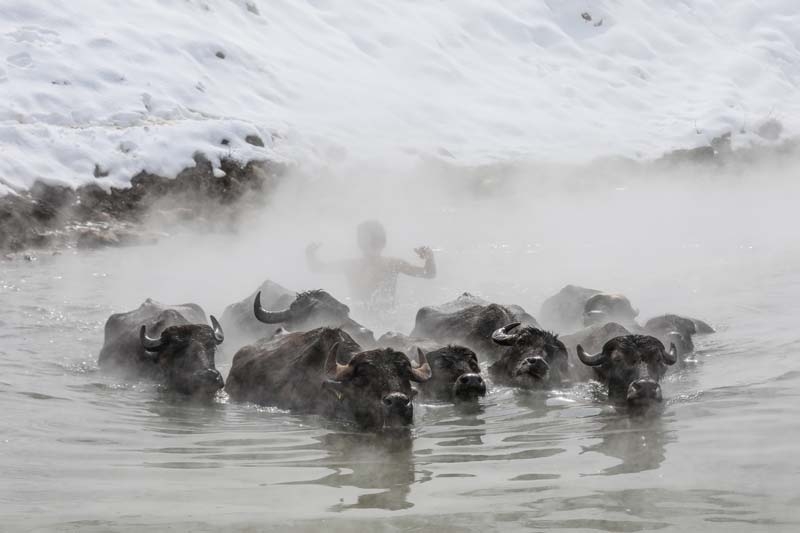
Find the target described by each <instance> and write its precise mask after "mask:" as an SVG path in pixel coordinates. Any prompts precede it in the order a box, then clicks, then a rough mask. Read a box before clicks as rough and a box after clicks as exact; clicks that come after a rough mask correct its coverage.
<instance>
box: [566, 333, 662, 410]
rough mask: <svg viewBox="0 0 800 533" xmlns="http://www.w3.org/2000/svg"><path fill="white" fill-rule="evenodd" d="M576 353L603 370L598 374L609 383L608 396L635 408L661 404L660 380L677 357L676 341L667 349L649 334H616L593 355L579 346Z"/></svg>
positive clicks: (618, 402) (590, 364)
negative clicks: (617, 335)
mask: <svg viewBox="0 0 800 533" xmlns="http://www.w3.org/2000/svg"><path fill="white" fill-rule="evenodd" d="M577 352H578V358H579V359H580V360H581V362H582V363H583V364H585V365H589V366H592V367H595V368H596V369H597V370H600V371H601V372H598V375H600V376H603V381H604V382H605V383H606V385H607V386H608V397H609V399H610V400H611V401H612V402H614V403H616V404H624V405H627V406H628V407H630V408H633V409H639V408H647V407H649V406H651V405H653V404H658V403H661V401H662V399H663V398H662V395H661V385H659V381H660V380H661V378H662V377H663V376H664V374H665V373H666V371H667V367H668V366H670V365H674V364H675V363H676V361H677V360H678V355H677V350H676V348H675V345H674V344H671V345H670V349H669V351H666V350H665V349H664V345H663V344H662V343H661V341H660V340H658V339H656V338H655V337H651V336H650V335H624V336H621V337H615V338H613V339H611V340H609V341H608V342H606V343H605V344H604V345H603V350H602V351H601V352H599V353H597V354H594V355H590V354H588V353H586V351H585V350H584V349H583V347H582V346H580V345H578V347H577Z"/></svg>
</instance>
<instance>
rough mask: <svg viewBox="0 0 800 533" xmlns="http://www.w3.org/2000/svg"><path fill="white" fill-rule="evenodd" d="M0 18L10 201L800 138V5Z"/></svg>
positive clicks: (9, 2)
mask: <svg viewBox="0 0 800 533" xmlns="http://www.w3.org/2000/svg"><path fill="white" fill-rule="evenodd" d="M583 13H585V15H583V16H582V14H583ZM0 14H2V16H0V91H1V94H2V95H3V96H2V100H0V194H3V193H4V192H8V190H9V189H10V188H13V189H24V188H26V187H29V186H30V185H31V184H32V183H33V181H34V180H36V179H45V180H49V181H54V182H60V183H67V184H71V185H80V184H84V183H87V182H92V181H96V182H98V183H100V184H102V185H104V186H110V185H115V186H120V185H125V184H126V183H127V182H128V181H129V180H130V178H131V177H132V176H133V175H134V174H135V173H136V172H138V171H140V170H147V171H149V172H153V173H156V174H160V175H167V176H171V175H174V174H175V173H176V172H178V171H179V170H180V169H182V168H184V167H186V166H191V165H192V164H193V161H192V155H193V153H194V152H196V151H201V152H203V153H205V155H206V156H207V157H208V158H209V159H211V160H212V161H213V162H215V163H216V162H218V161H219V159H220V158H222V157H233V158H236V159H239V160H249V159H252V158H273V159H276V158H277V159H292V160H298V159H299V160H302V159H305V158H310V159H319V160H325V159H329V158H342V157H376V158H378V157H380V158H385V157H390V156H392V155H399V154H406V155H407V154H445V153H446V154H450V155H452V156H453V157H455V158H456V159H457V160H459V161H463V162H464V163H476V162H485V161H487V160H494V161H497V160H507V159H524V158H535V159H550V160H553V159H560V160H566V159H569V160H586V159H589V158H592V157H595V156H600V155H611V154H614V155H628V156H634V157H636V156H651V155H657V154H660V153H662V152H664V151H665V150H669V149H672V148H675V147H679V146H682V147H686V146H689V147H690V146H694V145H700V144H707V143H708V141H709V140H710V139H711V138H712V137H714V136H716V135H718V134H719V133H722V132H724V131H733V132H734V135H735V136H736V137H735V139H737V138H738V139H739V140H740V141H741V140H742V139H744V140H747V139H749V136H751V135H752V134H751V133H750V132H752V131H754V130H755V129H757V127H758V126H759V124H760V123H762V122H763V121H765V120H768V119H777V120H779V121H780V122H781V123H782V124H783V127H784V132H783V134H784V135H786V134H787V133H788V134H796V133H798V130H800V31H798V28H800V2H798V1H797V0H682V1H680V2H665V1H663V0H639V1H635V0H634V1H620V0H539V1H535V0H534V1H531V0H526V1H523V0H503V1H493V2H487V1H484V0H472V1H469V0H461V1H458V2H430V1H422V0H419V1H412V0H406V1H402V2H385V1H383V0H353V1H348V2H334V1H333V0H307V1H305V2H303V1H300V0H270V1H266V0H216V1H214V0H137V1H117V0H69V1H64V0H37V1H36V2H31V1H29V0H0ZM252 135H255V136H258V138H260V139H261V140H263V143H264V145H265V146H263V147H262V146H256V145H254V144H251V143H248V142H247V141H246V140H245V139H246V138H247V137H248V136H252ZM251 140H252V138H251ZM257 144H260V143H257ZM98 176H99V177H98Z"/></svg>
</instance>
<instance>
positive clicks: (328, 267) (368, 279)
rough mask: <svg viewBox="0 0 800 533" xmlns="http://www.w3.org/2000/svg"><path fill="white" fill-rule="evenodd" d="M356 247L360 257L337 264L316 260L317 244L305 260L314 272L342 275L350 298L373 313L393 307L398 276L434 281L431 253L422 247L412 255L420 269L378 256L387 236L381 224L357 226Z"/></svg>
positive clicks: (401, 260)
mask: <svg viewBox="0 0 800 533" xmlns="http://www.w3.org/2000/svg"><path fill="white" fill-rule="evenodd" d="M357 235H358V244H359V247H360V248H361V250H362V251H363V252H364V255H363V257H360V258H357V259H349V260H344V261H336V262H323V261H321V260H320V259H319V258H318V256H317V250H319V248H320V244H319V243H312V244H310V245H309V246H308V247H307V248H306V258H307V260H308V264H309V267H310V268H311V270H312V271H313V272H341V273H342V274H344V275H345V276H346V277H347V281H348V283H349V285H350V292H351V296H352V297H354V298H356V299H358V300H360V301H361V302H363V303H364V304H365V305H367V307H369V308H372V309H376V310H377V309H383V310H385V309H390V308H392V307H394V305H395V293H396V291H397V277H398V275H400V274H405V275H407V276H412V277H419V278H434V277H436V263H435V261H434V257H433V251H432V250H431V249H430V248H429V247H427V246H422V247H419V248H415V249H414V251H415V252H416V254H417V255H418V256H419V257H420V259H423V260H424V261H425V264H424V265H423V266H416V265H412V264H411V263H409V262H408V261H405V260H403V259H399V258H396V257H384V256H382V255H381V252H382V251H383V248H384V247H385V246H386V232H385V230H384V229H383V226H382V225H381V224H380V222H377V221H374V220H369V221H366V222H362V223H361V224H359V226H358V231H357Z"/></svg>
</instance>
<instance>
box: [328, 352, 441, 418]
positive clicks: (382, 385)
mask: <svg viewBox="0 0 800 533" xmlns="http://www.w3.org/2000/svg"><path fill="white" fill-rule="evenodd" d="M338 350H339V343H336V344H334V345H333V347H332V348H331V350H330V352H329V353H328V356H327V360H326V363H325V375H326V379H325V381H324V383H323V387H324V388H325V389H327V390H328V391H330V392H331V393H332V394H334V396H335V401H336V402H337V406H338V407H337V411H338V412H339V414H343V415H345V416H346V417H348V418H352V419H353V420H355V422H356V423H357V424H358V425H359V426H361V427H365V428H382V427H398V426H408V425H410V424H412V423H413V417H414V407H413V405H412V403H411V399H412V398H413V396H414V391H413V390H412V388H411V382H412V381H416V382H419V383H424V382H426V381H428V380H429V379H430V378H431V368H430V365H429V364H428V361H427V359H426V358H425V354H424V353H423V352H421V351H420V352H419V360H418V365H416V366H412V365H411V362H410V361H409V360H408V358H407V357H406V356H405V355H404V354H403V353H401V352H398V351H396V350H393V349H391V348H384V349H380V350H370V351H366V352H359V353H356V354H354V355H353V356H352V357H351V358H350V361H349V362H348V363H347V364H341V363H339V362H338V361H337V357H338Z"/></svg>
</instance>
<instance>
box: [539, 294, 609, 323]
mask: <svg viewBox="0 0 800 533" xmlns="http://www.w3.org/2000/svg"><path fill="white" fill-rule="evenodd" d="M600 292H601V291H598V290H595V289H587V288H586V287H579V286H578V285H567V286H566V287H564V288H563V289H561V290H560V291H558V293H557V294H554V295H553V296H551V297H550V298H548V299H547V300H545V301H544V303H542V307H541V310H540V311H539V320H541V321H542V325H544V326H545V327H547V328H551V329H554V330H556V331H576V330H578V329H580V328H582V327H583V310H584V307H585V306H586V301H587V300H588V299H589V298H591V297H592V296H594V295H595V294H600Z"/></svg>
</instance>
